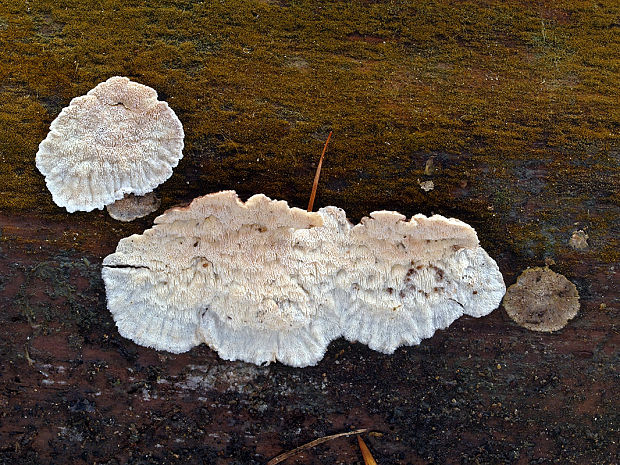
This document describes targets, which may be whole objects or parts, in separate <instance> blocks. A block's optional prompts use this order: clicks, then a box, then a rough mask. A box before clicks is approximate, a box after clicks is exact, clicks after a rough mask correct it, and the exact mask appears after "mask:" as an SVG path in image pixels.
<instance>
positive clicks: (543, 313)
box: [504, 267, 579, 332]
mask: <svg viewBox="0 0 620 465" xmlns="http://www.w3.org/2000/svg"><path fill="white" fill-rule="evenodd" d="M504 308H505V309H506V313H508V316H510V318H512V319H513V320H514V321H515V322H516V323H517V324H518V325H520V326H523V327H524V328H527V329H530V330H532V331H544V332H551V331H557V330H559V329H562V328H563V327H564V326H566V324H567V323H568V320H570V319H571V318H574V317H575V316H576V315H577V312H578V311H579V293H578V292H577V287H576V286H575V285H574V284H573V283H571V282H570V281H569V280H568V279H566V277H564V276H562V275H561V274H558V273H555V272H554V271H552V270H550V269H549V268H548V267H545V268H528V269H527V270H525V271H524V272H523V273H521V275H520V276H519V278H517V282H516V283H515V284H513V285H512V286H510V287H509V288H508V291H507V292H506V297H504Z"/></svg>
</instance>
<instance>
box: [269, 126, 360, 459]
mask: <svg viewBox="0 0 620 465" xmlns="http://www.w3.org/2000/svg"><path fill="white" fill-rule="evenodd" d="M330 134H331V133H330ZM327 140H329V138H328V139H327ZM366 431H368V429H366V428H364V429H356V430H354V431H349V432H347V433H338V434H332V435H331V436H323V437H322V438H318V439H315V440H314V441H310V442H309V443H307V444H304V445H303V446H299V447H297V448H295V449H293V450H291V451H288V452H285V453H284V454H280V455H278V456H277V457H275V458H273V459H271V460H270V461H269V462H267V465H276V463H280V462H283V461H285V460H286V459H288V458H289V457H292V456H294V455H297V454H299V453H300V452H301V451H304V450H306V449H311V448H313V447H314V446H318V445H319V444H322V443H324V442H327V441H331V440H332V439H337V438H343V437H345V436H355V435H356V434H361V433H365V432H366Z"/></svg>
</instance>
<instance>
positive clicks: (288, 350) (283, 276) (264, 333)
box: [103, 191, 339, 366]
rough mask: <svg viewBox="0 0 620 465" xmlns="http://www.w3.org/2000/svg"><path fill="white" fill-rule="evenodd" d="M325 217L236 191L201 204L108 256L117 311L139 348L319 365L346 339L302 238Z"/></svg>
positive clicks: (109, 287) (176, 212)
mask: <svg viewBox="0 0 620 465" xmlns="http://www.w3.org/2000/svg"><path fill="white" fill-rule="evenodd" d="M321 224H322V219H321V216H320V215H319V214H318V213H308V212H305V211H303V210H300V209H298V208H289V207H288V205H287V204H286V202H284V201H275V200H270V199H268V198H267V197H265V196H264V195H255V196H253V197H251V198H250V199H249V200H248V201H247V202H246V203H245V204H244V203H243V202H241V201H240V200H239V198H238V197H237V195H236V194H235V193H234V192H232V191H225V192H219V193H216V194H211V195H206V196H204V197H200V198H197V199H195V200H194V201H193V202H192V203H191V204H190V205H189V206H187V207H183V208H173V209H170V210H168V211H167V212H165V213H164V214H163V215H161V216H159V217H158V218H157V219H156V220H155V226H154V227H153V228H152V229H149V230H147V231H145V232H144V234H143V235H133V236H130V237H128V238H125V239H122V240H121V241H120V242H119V245H118V248H117V250H116V252H115V253H114V254H112V255H109V256H108V257H106V258H105V260H104V262H103V265H104V268H103V278H104V280H105V284H106V292H107V296H108V307H109V308H110V310H111V312H112V313H113V315H114V318H115V320H116V323H117V326H118V328H119V332H120V333H121V334H122V335H123V336H125V337H128V338H130V339H132V340H134V341H136V342H138V343H139V344H143V345H147V346H151V347H155V348H156V349H164V350H168V351H171V352H183V351H186V350H188V349H190V348H191V347H192V346H194V345H197V344H199V343H200V342H206V343H207V344H209V345H210V346H211V347H212V348H214V349H215V350H216V351H217V352H218V353H219V354H220V356H221V357H222V358H225V359H229V360H235V359H240V360H244V361H247V362H252V363H256V364H262V363H268V362H271V361H275V360H280V361H281V362H283V363H286V364H288V365H293V366H305V365H310V364H314V363H316V362H317V361H318V360H320V359H321V358H322V356H323V354H324V353H325V350H326V348H327V345H328V344H329V342H330V341H331V340H332V339H334V338H335V337H338V336H339V330H338V325H337V322H336V321H335V316H334V315H333V313H330V311H329V310H330V309H332V308H333V303H331V302H330V301H329V300H330V297H331V296H330V295H329V293H328V292H327V291H326V286H325V284H324V283H323V281H327V276H325V275H323V274H322V273H320V272H319V273H316V274H310V273H303V270H302V267H301V266H300V264H301V261H300V258H299V256H298V255H299V252H298V250H297V249H296V248H295V247H294V245H293V244H294V237H295V235H296V233H297V232H298V231H300V230H305V229H308V228H313V227H316V226H320V225H321Z"/></svg>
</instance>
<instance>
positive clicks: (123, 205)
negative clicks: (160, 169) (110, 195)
mask: <svg viewBox="0 0 620 465" xmlns="http://www.w3.org/2000/svg"><path fill="white" fill-rule="evenodd" d="M160 205H161V200H159V198H157V196H156V195H155V193H153V192H149V193H148V194H146V195H134V194H125V197H123V198H122V199H120V200H117V201H116V202H114V203H112V204H110V205H106V207H105V209H106V210H107V211H108V214H109V215H110V216H111V217H112V218H114V219H115V220H118V221H133V220H135V219H136V218H142V217H143V216H146V215H148V214H149V213H153V212H154V211H155V210H157V209H158V208H159V206H160Z"/></svg>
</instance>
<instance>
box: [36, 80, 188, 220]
mask: <svg viewBox="0 0 620 465" xmlns="http://www.w3.org/2000/svg"><path fill="white" fill-rule="evenodd" d="M183 137H184V134H183V127H182V125H181V122H180V121H179V119H178V118H177V116H176V115H175V113H174V112H173V111H172V109H171V108H170V107H169V106H168V104H167V103H166V102H161V101H159V100H157V92H155V90H154V89H152V88H150V87H148V86H145V85H142V84H138V83H136V82H132V81H130V80H129V79H128V78H126V77H119V76H115V77H112V78H110V79H108V80H107V81H105V82H102V83H100V84H98V85H97V86H96V87H95V88H94V89H92V90H90V91H89V92H88V93H87V94H86V95H83V96H81V97H76V98H74V99H73V100H71V103H70V104H69V106H68V107H65V108H63V109H62V111H61V112H60V114H59V115H58V117H57V118H56V119H55V120H54V121H52V124H51V125H50V132H49V133H48V135H47V137H46V138H45V139H44V140H43V141H42V142H41V144H40V145H39V151H38V152H37V155H36V164H37V168H38V169H39V171H40V172H41V173H42V174H43V175H44V176H45V183H46V184H47V188H48V189H49V191H50V192H51V193H52V198H53V200H54V202H55V203H56V204H57V205H59V206H61V207H65V208H66V209H67V211H68V212H74V211H77V210H83V211H91V210H93V209H95V208H98V209H102V208H103V207H104V206H106V205H109V204H112V203H113V202H115V201H117V200H119V199H123V197H124V195H125V194H131V193H133V194H135V195H144V194H146V193H148V192H151V191H152V190H153V189H154V188H155V187H157V186H158V185H159V184H161V183H163V182H164V181H165V180H166V179H168V178H169V177H170V176H171V175H172V168H174V167H175V166H176V165H177V164H178V162H179V160H180V159H181V158H182V156H183V154H182V150H183Z"/></svg>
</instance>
